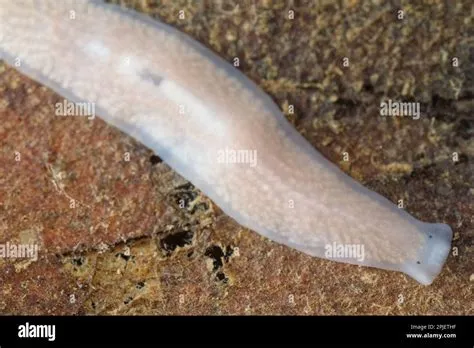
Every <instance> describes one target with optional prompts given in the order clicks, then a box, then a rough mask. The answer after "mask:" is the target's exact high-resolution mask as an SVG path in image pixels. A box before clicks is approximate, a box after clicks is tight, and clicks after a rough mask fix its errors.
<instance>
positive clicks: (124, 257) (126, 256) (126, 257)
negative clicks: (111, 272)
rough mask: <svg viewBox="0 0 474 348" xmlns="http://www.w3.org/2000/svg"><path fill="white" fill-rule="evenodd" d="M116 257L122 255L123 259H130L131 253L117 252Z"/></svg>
mask: <svg viewBox="0 0 474 348" xmlns="http://www.w3.org/2000/svg"><path fill="white" fill-rule="evenodd" d="M115 256H116V257H118V256H120V257H121V258H122V259H124V260H125V261H128V260H130V255H125V254H124V253H118V254H115Z"/></svg>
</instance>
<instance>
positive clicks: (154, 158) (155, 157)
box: [150, 155, 163, 165]
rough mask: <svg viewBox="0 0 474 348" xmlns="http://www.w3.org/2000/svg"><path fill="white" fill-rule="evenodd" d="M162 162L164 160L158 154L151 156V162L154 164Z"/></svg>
mask: <svg viewBox="0 0 474 348" xmlns="http://www.w3.org/2000/svg"><path fill="white" fill-rule="evenodd" d="M161 162H163V160H162V159H161V158H160V157H159V156H157V155H152V156H151V157H150V163H151V164H152V165H155V164H158V163H161Z"/></svg>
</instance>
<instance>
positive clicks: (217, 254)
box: [204, 245, 224, 271]
mask: <svg viewBox="0 0 474 348" xmlns="http://www.w3.org/2000/svg"><path fill="white" fill-rule="evenodd" d="M204 255H205V256H207V257H210V258H211V259H213V269H212V270H213V271H216V270H217V269H219V268H220V267H222V265H223V262H222V258H223V257H224V252H223V251H222V249H221V247H219V246H217V245H212V246H210V247H209V248H207V250H206V252H205V253H204Z"/></svg>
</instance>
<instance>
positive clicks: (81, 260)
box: [71, 256, 84, 267]
mask: <svg viewBox="0 0 474 348" xmlns="http://www.w3.org/2000/svg"><path fill="white" fill-rule="evenodd" d="M71 263H72V264H73V265H75V266H78V267H80V266H82V265H83V264H84V257H82V256H81V257H75V258H73V259H72V260H71Z"/></svg>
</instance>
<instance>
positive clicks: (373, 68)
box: [0, 0, 474, 314]
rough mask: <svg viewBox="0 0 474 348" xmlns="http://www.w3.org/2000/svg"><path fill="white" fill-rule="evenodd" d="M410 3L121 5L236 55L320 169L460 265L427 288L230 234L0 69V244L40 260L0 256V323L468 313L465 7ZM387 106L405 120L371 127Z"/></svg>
mask: <svg viewBox="0 0 474 348" xmlns="http://www.w3.org/2000/svg"><path fill="white" fill-rule="evenodd" d="M114 2H120V1H118V0H117V1H114ZM414 3H415V2H413V3H409V2H405V1H390V2H386V1H381V0H379V1H377V0H372V1H358V0H348V1H332V0H331V1H329V0H328V1H296V0H295V1H269V0H266V1H234V2H231V1H203V2H201V1H193V2H191V1H163V2H158V1H153V0H141V1H139V0H136V1H132V0H130V1H123V4H124V5H126V6H128V7H132V8H135V9H136V10H138V11H141V12H145V13H148V14H150V15H151V16H153V17H157V18H162V19H163V20H164V21H165V22H167V23H170V24H171V25H173V26H176V27H178V28H180V29H181V30H183V31H185V32H187V33H189V34H190V35H191V36H193V37H194V38H195V39H197V40H199V41H200V42H202V43H204V44H205V45H207V46H209V47H211V48H212V49H213V50H214V51H216V52H217V53H219V54H220V55H221V56H223V57H224V58H226V59H227V60H229V61H232V59H233V58H234V57H239V58H240V62H241V66H240V69H241V70H242V71H243V72H244V73H245V74H246V75H247V76H249V77H250V78H252V79H253V80H255V81H256V82H257V83H258V84H259V85H260V86H261V87H262V88H263V89H264V90H266V91H267V92H268V93H269V94H270V95H271V96H272V97H273V98H274V100H275V101H276V102H277V103H278V104H279V105H280V107H281V108H282V110H285V112H286V111H287V110H288V106H289V105H294V106H295V110H296V112H295V113H294V114H292V115H289V114H288V115H287V116H288V118H289V119H290V121H291V122H292V123H293V124H294V125H295V127H296V128H297V129H298V130H299V131H300V132H301V133H302V134H303V135H304V136H305V137H306V138H307V139H308V140H309V141H310V142H311V143H312V144H313V145H314V146H315V147H316V148H318V149H319V150H320V151H321V152H322V153H323V154H324V155H326V156H327V157H328V158H329V159H331V160H332V161H333V162H335V163H338V164H339V165H340V167H341V168H342V169H343V170H345V171H346V172H347V173H349V174H350V175H351V176H353V177H354V178H356V179H357V180H359V181H361V182H363V183H364V185H366V186H368V187H370V188H372V189H373V190H375V191H377V192H379V193H381V194H382V195H384V196H386V197H388V198H389V199H391V200H392V201H394V202H395V201H397V200H398V199H404V201H405V203H406V204H407V207H406V209H407V210H408V211H409V212H410V213H411V214H413V215H414V216H416V217H417V218H419V219H422V220H426V221H430V222H435V221H436V222H446V223H448V224H450V225H451V226H452V227H453V230H454V231H455V238H454V242H453V247H456V248H457V250H458V254H457V255H451V256H450V257H449V259H448V261H447V264H446V266H445V268H444V269H443V272H442V273H441V275H440V276H439V277H438V278H437V279H436V280H435V282H434V283H433V284H432V285H431V286H428V287H424V286H421V285H419V284H418V283H416V282H415V281H414V280H412V279H410V278H408V277H407V276H405V275H403V274H400V273H395V272H387V271H382V270H378V269H370V268H362V267H357V266H351V265H347V264H340V263H335V262H330V261H325V260H321V259H316V258H311V257H309V256H306V255H303V254H302V253H299V252H297V251H294V250H291V249H289V248H287V247H284V246H281V245H278V244H276V243H273V242H271V241H269V240H267V239H265V238H262V237H260V236H259V235H257V234H256V233H254V232H252V231H248V230H246V229H244V228H242V227H240V226H239V225H238V224H237V223H235V222H234V221H232V220H231V219H230V218H228V217H227V216H225V215H224V214H223V213H222V212H221V211H220V210H219V208H218V207H216V206H215V205H214V204H213V203H212V202H211V201H210V200H209V199H208V198H207V197H205V196H204V195H203V194H201V193H200V192H199V191H198V190H197V189H196V188H194V187H193V186H192V185H191V184H190V183H188V182H187V181H186V180H184V179H182V178H181V177H179V176H178V175H177V174H176V173H174V172H173V171H172V170H171V169H170V168H169V167H168V166H167V165H166V164H164V163H156V161H155V157H152V155H153V153H152V152H151V151H150V150H148V149H147V148H145V147H144V146H143V145H141V144H139V143H137V142H136V141H134V140H133V139H131V138H129V137H128V136H126V135H124V134H123V133H121V132H120V131H118V130H117V129H114V128H112V127H110V126H108V125H106V124H105V123H104V122H103V121H101V120H100V119H95V120H94V121H92V122H90V121H85V120H84V118H58V117H54V116H53V115H54V104H55V103H56V102H58V101H61V100H62V99H61V97H60V96H59V95H57V94H55V93H53V92H52V91H50V90H48V89H47V88H45V87H43V86H41V85H39V84H38V83H36V82H33V81H31V80H29V79H28V78H26V77H24V76H22V75H21V74H19V73H18V72H16V71H15V70H13V69H12V68H9V67H7V66H6V65H4V64H3V63H2V62H0V120H1V123H0V160H1V166H0V243H5V242H6V241H10V242H17V243H19V242H23V243H27V242H35V243H39V244H40V245H41V254H40V258H39V259H38V261H36V262H26V261H15V262H13V261H12V260H8V259H0V312H1V313H6V314H473V313H474V295H473V292H474V246H473V240H474V218H473V215H474V214H473V212H474V203H473V202H474V199H473V198H474V189H473V188H472V183H473V176H474V166H473V155H474V144H473V123H474V120H473V114H474V113H473V111H474V99H473V97H474V90H473V89H474V83H473V80H474V40H473V37H474V35H473V34H474V29H473V28H474V25H473V19H474V15H473V12H472V2H471V1H469V0H465V1H457V2H450V1H441V0H439V1H436V0H431V1H428V0H427V1H416V5H415V4H414ZM290 9H292V10H294V11H295V19H294V20H289V19H288V11H289V10H290ZM399 9H402V10H403V11H404V13H405V18H404V19H403V20H399V19H397V10H399ZM180 10H183V11H184V13H185V16H186V18H185V19H184V20H180V19H179V18H178V12H179V11H180ZM343 57H348V58H349V59H350V66H349V67H343V66H342V59H343ZM453 57H458V58H459V62H460V65H459V67H453V66H452V64H451V59H452V58H453ZM387 98H392V99H397V98H398V99H401V100H403V101H417V102H420V103H421V106H422V117H421V119H419V120H412V119H410V118H404V119H402V118H390V119H385V118H382V117H380V116H379V110H380V109H379V104H380V101H381V100H382V99H387ZM15 151H17V152H20V153H21V161H20V162H16V161H15V160H14V153H15ZM344 151H347V152H348V153H349V155H350V161H349V162H343V161H342V152H344ZM127 152H128V153H130V158H131V160H130V161H129V162H126V161H124V154H125V153H127ZM453 152H457V153H458V154H459V161H458V162H454V161H453V160H452V154H453ZM70 198H73V199H75V200H76V201H77V202H79V203H78V205H77V207H76V208H70V206H69V202H70ZM180 203H182V206H184V207H183V208H181V207H180ZM400 295H401V296H403V302H401V303H400V302H398V300H399V299H400V298H401V297H400Z"/></svg>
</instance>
